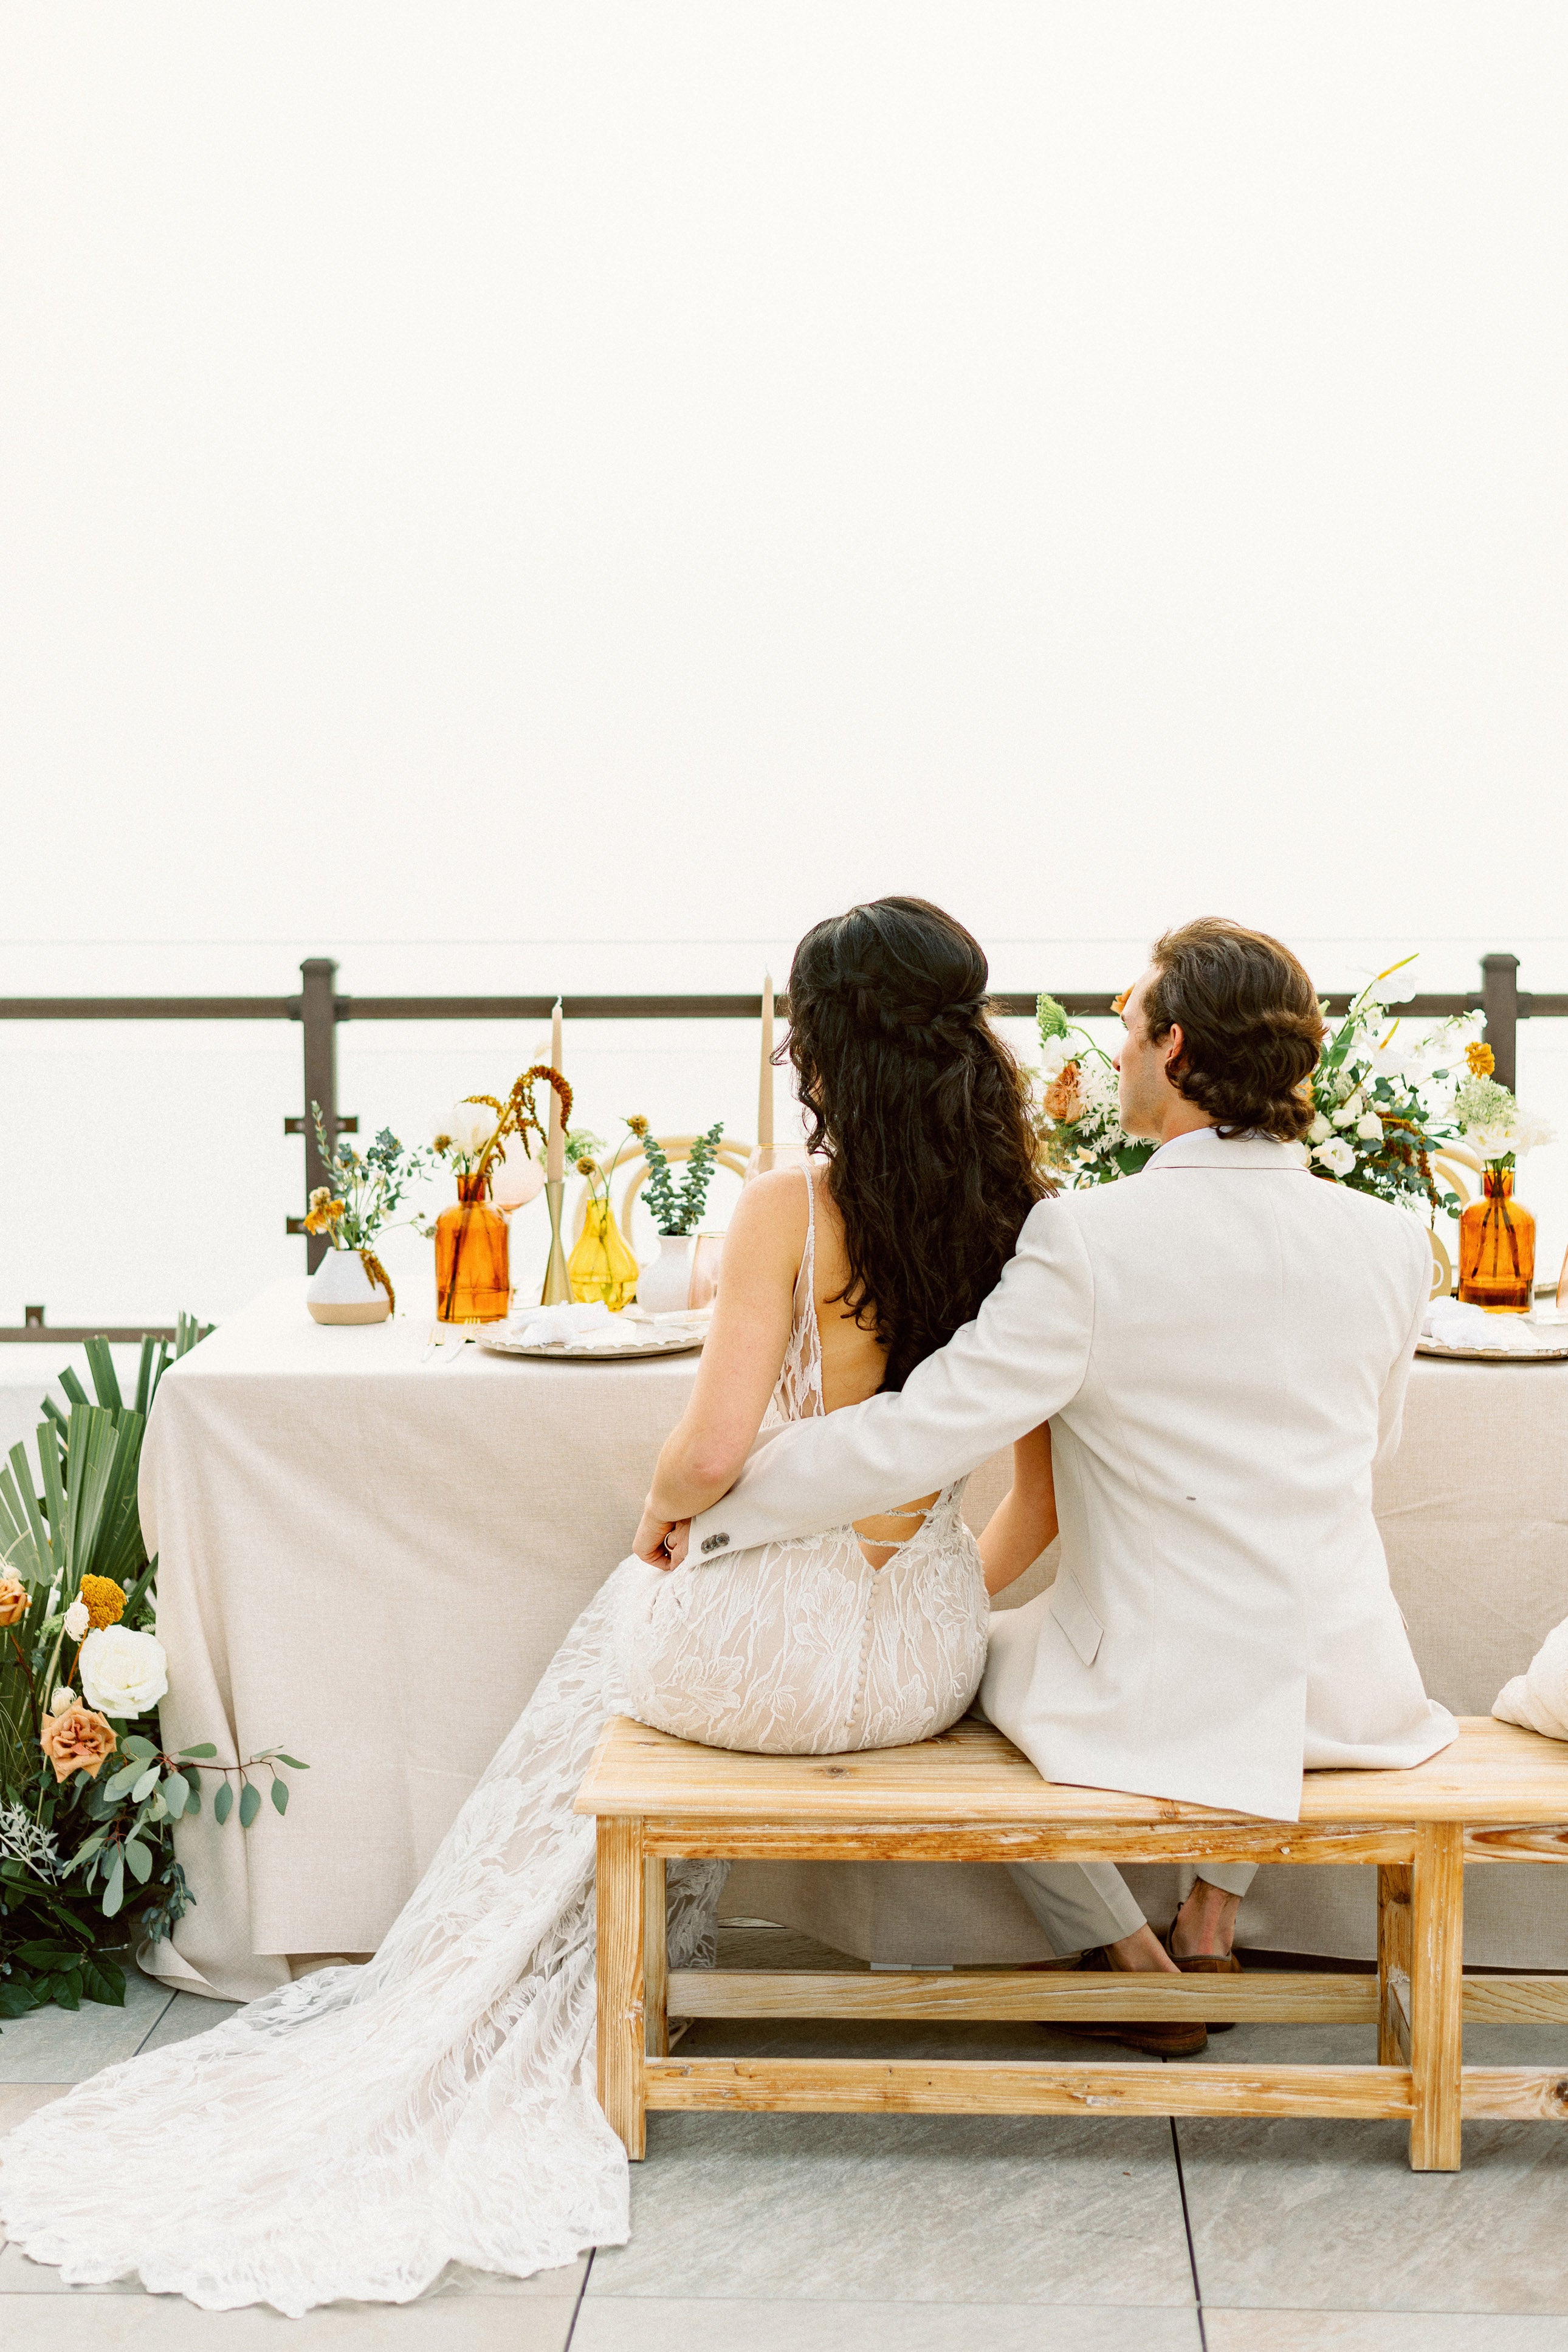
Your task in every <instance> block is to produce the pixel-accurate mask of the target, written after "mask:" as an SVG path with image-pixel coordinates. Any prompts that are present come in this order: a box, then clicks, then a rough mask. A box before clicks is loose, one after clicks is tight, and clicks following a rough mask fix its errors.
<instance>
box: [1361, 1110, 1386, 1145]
mask: <svg viewBox="0 0 1568 2352" xmlns="http://www.w3.org/2000/svg"><path fill="white" fill-rule="evenodd" d="M1355 1131H1356V1133H1357V1134H1358V1135H1359V1136H1360V1138H1361V1139H1362V1141H1363V1143H1381V1142H1382V1141H1383V1121H1382V1119H1380V1118H1379V1117H1378V1115H1377V1113H1376V1112H1375V1111H1374V1110H1369V1111H1368V1113H1367V1115H1366V1117H1365V1118H1358V1119H1357V1121H1356V1123H1355Z"/></svg>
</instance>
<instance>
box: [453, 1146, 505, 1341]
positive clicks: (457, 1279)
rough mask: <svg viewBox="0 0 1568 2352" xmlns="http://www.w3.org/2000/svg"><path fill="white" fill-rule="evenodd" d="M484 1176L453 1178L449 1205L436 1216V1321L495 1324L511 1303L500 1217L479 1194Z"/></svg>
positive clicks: (486, 1186) (482, 1191)
mask: <svg viewBox="0 0 1568 2352" xmlns="http://www.w3.org/2000/svg"><path fill="white" fill-rule="evenodd" d="M488 1191H489V1178H488V1177H486V1176H459V1177H458V1202H457V1206H456V1207H455V1208H451V1209H443V1210H442V1212H441V1213H440V1215H439V1216H438V1217H437V1220H436V1319H437V1322H438V1323H500V1322H501V1321H503V1320H504V1318H505V1317H506V1315H507V1314H508V1312H509V1310H510V1306H511V1261H510V1247H509V1238H508V1234H507V1224H506V1219H505V1218H504V1217H503V1216H502V1215H501V1213H500V1210H499V1209H493V1208H492V1207H491V1206H490V1204H489V1201H488V1200H487V1199H486V1198H485V1194H486V1193H487V1192H488Z"/></svg>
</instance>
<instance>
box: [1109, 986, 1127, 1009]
mask: <svg viewBox="0 0 1568 2352" xmlns="http://www.w3.org/2000/svg"><path fill="white" fill-rule="evenodd" d="M1131 993H1132V991H1131V989H1130V988H1124V989H1123V990H1122V992H1121V995H1120V996H1113V997H1112V998H1111V1000H1110V1009H1111V1011H1112V1013H1120V1012H1121V1008H1122V1006H1123V1005H1124V1004H1125V1003H1126V1002H1127V1000H1128V998H1129V997H1130V996H1131Z"/></svg>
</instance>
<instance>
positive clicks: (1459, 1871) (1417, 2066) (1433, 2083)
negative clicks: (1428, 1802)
mask: <svg viewBox="0 0 1568 2352" xmlns="http://www.w3.org/2000/svg"><path fill="white" fill-rule="evenodd" d="M1464 1935H1465V1847H1464V1832H1463V1831H1462V1830H1461V1829H1460V1828H1459V1826H1458V1823H1457V1822H1428V1823H1426V1824H1424V1825H1423V1826H1422V1827H1421V1828H1420V1829H1418V1830H1417V1831H1416V1833H1415V1862H1414V1864H1412V1867H1411V1873H1410V2072H1411V2074H1412V2076H1413V2077H1414V2087H1415V2116H1414V2117H1413V2119H1412V2122H1411V2126H1410V2164H1411V2168H1412V2170H1413V2171H1415V2172H1458V2169H1459V2112H1460V2109H1459V2100H1460V2081H1459V2076H1460V2069H1461V2065H1462V2063H1463V2039H1462V2027H1463V2003H1464V1993H1465V1980H1464V1958H1465V1948H1464Z"/></svg>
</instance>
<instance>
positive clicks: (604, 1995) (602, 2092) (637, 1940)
mask: <svg viewBox="0 0 1568 2352" xmlns="http://www.w3.org/2000/svg"><path fill="white" fill-rule="evenodd" d="M597 1916H598V1944H597V1979H598V2010H599V2105H601V2106H602V2107H603V2108H604V2110H605V2118H606V2120H607V2121H608V2123H609V2126H610V2128H611V2129H612V2131H614V2132H615V2133H616V2135H617V2137H619V2138H620V2140H621V2141H622V2143H623V2145H624V2146H625V2147H626V2154H627V2155H628V2156H630V2157H639V2156H641V2154H642V2152H643V2147H644V2145H645V2141H646V2137H647V2073H646V2071H645V2067H644V2054H645V2053H644V2043H643V2035H644V2028H643V1850H642V1823H641V1822H640V1821H624V1820H620V1819H618V1818H616V1817H615V1816H613V1815H608V1814H601V1816H600V1819H599V1850H598V1914H597Z"/></svg>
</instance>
